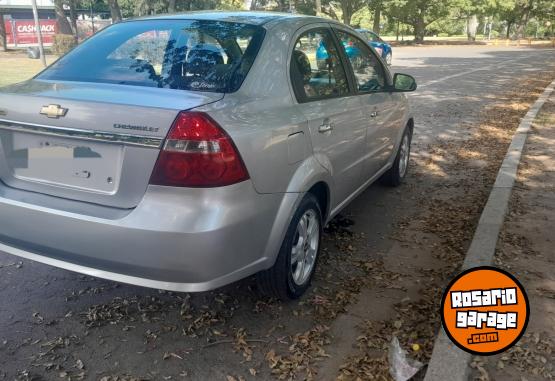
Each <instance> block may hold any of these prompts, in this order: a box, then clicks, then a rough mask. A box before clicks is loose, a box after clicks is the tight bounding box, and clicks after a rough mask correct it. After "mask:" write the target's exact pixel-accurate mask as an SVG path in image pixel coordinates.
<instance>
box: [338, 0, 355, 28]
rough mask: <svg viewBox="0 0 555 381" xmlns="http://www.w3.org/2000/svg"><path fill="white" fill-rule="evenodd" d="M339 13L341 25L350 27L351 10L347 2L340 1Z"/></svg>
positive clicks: (344, 0)
mask: <svg viewBox="0 0 555 381" xmlns="http://www.w3.org/2000/svg"><path fill="white" fill-rule="evenodd" d="M341 13H342V18H343V24H345V25H351V18H352V17H353V9H352V7H351V3H350V1H348V0H343V1H341Z"/></svg>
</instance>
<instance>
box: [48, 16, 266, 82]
mask: <svg viewBox="0 0 555 381" xmlns="http://www.w3.org/2000/svg"><path fill="white" fill-rule="evenodd" d="M263 38H264V29H263V28H261V27H259V26H254V25H248V24H241V23H231V22H221V21H206V20H144V21H132V22H123V23H119V24H116V25H113V26H111V27H109V28H106V29H105V30H103V31H101V32H99V33H98V34H97V35H95V36H94V37H92V38H90V39H89V40H87V41H85V42H84V43H83V44H81V45H79V46H78V47H77V48H75V49H74V50H72V51H71V52H70V53H69V54H67V55H66V56H64V57H62V58H60V59H59V60H58V61H57V62H56V63H55V64H54V65H52V66H51V67H50V68H48V69H47V70H46V71H44V72H43V73H41V74H40V75H39V76H38V79H44V80H62V81H78V82H98V83H115V84H124V85H135V86H148V87H162V88H171V89H181V90H196V91H212V92H224V93H228V92H233V91H236V90H237V89H238V88H239V87H240V86H241V83H242V82H243V80H244V78H245V77H246V75H247V73H248V71H249V69H250V67H251V66H252V63H253V62H254V59H255V57H256V54H257V53H258V50H259V48H260V45H261V43H262V39H263Z"/></svg>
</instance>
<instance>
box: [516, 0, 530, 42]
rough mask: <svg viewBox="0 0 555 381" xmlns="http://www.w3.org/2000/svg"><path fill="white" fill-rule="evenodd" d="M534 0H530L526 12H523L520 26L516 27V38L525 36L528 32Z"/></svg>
mask: <svg viewBox="0 0 555 381" xmlns="http://www.w3.org/2000/svg"><path fill="white" fill-rule="evenodd" d="M532 6H533V1H530V2H529V3H528V5H527V6H526V8H524V12H523V13H522V17H521V18H520V20H519V22H518V26H517V28H516V38H523V37H525V34H526V25H528V20H529V19H530V10H531V9H532Z"/></svg>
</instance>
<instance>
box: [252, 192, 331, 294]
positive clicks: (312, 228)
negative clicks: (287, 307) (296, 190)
mask: <svg viewBox="0 0 555 381" xmlns="http://www.w3.org/2000/svg"><path fill="white" fill-rule="evenodd" d="M301 220H302V221H304V224H305V225H304V226H305V227H306V230H305V231H306V232H307V233H309V234H308V235H307V236H305V237H308V239H306V238H305V239H303V237H301V234H300V233H299V229H302V224H301ZM322 228H323V227H322V212H321V210H320V205H319V203H318V200H317V199H316V197H315V196H314V195H313V194H312V193H307V194H306V196H305V197H304V198H303V199H302V201H301V203H300V205H299V207H298V208H297V211H296V212H295V215H294V216H293V219H292V220H291V223H290V225H289V227H288V228H287V233H286V234H285V238H284V239H283V243H282V245H281V248H280V250H279V254H278V256H277V259H276V262H275V264H274V266H272V267H271V268H270V269H268V270H265V271H261V272H259V273H258V274H257V277H256V278H257V282H258V287H259V288H260V290H261V291H262V293H263V294H265V295H268V296H273V297H276V298H278V299H281V300H288V299H297V298H299V297H301V296H302V295H303V294H304V293H305V291H306V290H307V289H308V288H309V286H310V282H311V280H312V277H313V275H314V272H315V270H316V265H317V263H318V254H319V252H320V243H321V239H322ZM316 233H317V234H318V235H317V236H315V234H316ZM301 240H302V241H301ZM294 249H295V251H296V252H297V253H298V254H297V255H296V258H297V259H298V261H297V262H295V263H293V261H294V258H293V255H294V254H293V250H294ZM301 261H302V263H301ZM299 266H301V267H299ZM305 266H309V268H308V269H306V268H305Z"/></svg>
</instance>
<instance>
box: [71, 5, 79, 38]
mask: <svg viewBox="0 0 555 381" xmlns="http://www.w3.org/2000/svg"><path fill="white" fill-rule="evenodd" d="M76 10H77V1H76V0H69V21H70V22H71V29H72V30H73V35H74V36H75V42H79V36H78V33H77V32H78V31H77V13H76V12H75V11H76Z"/></svg>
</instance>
